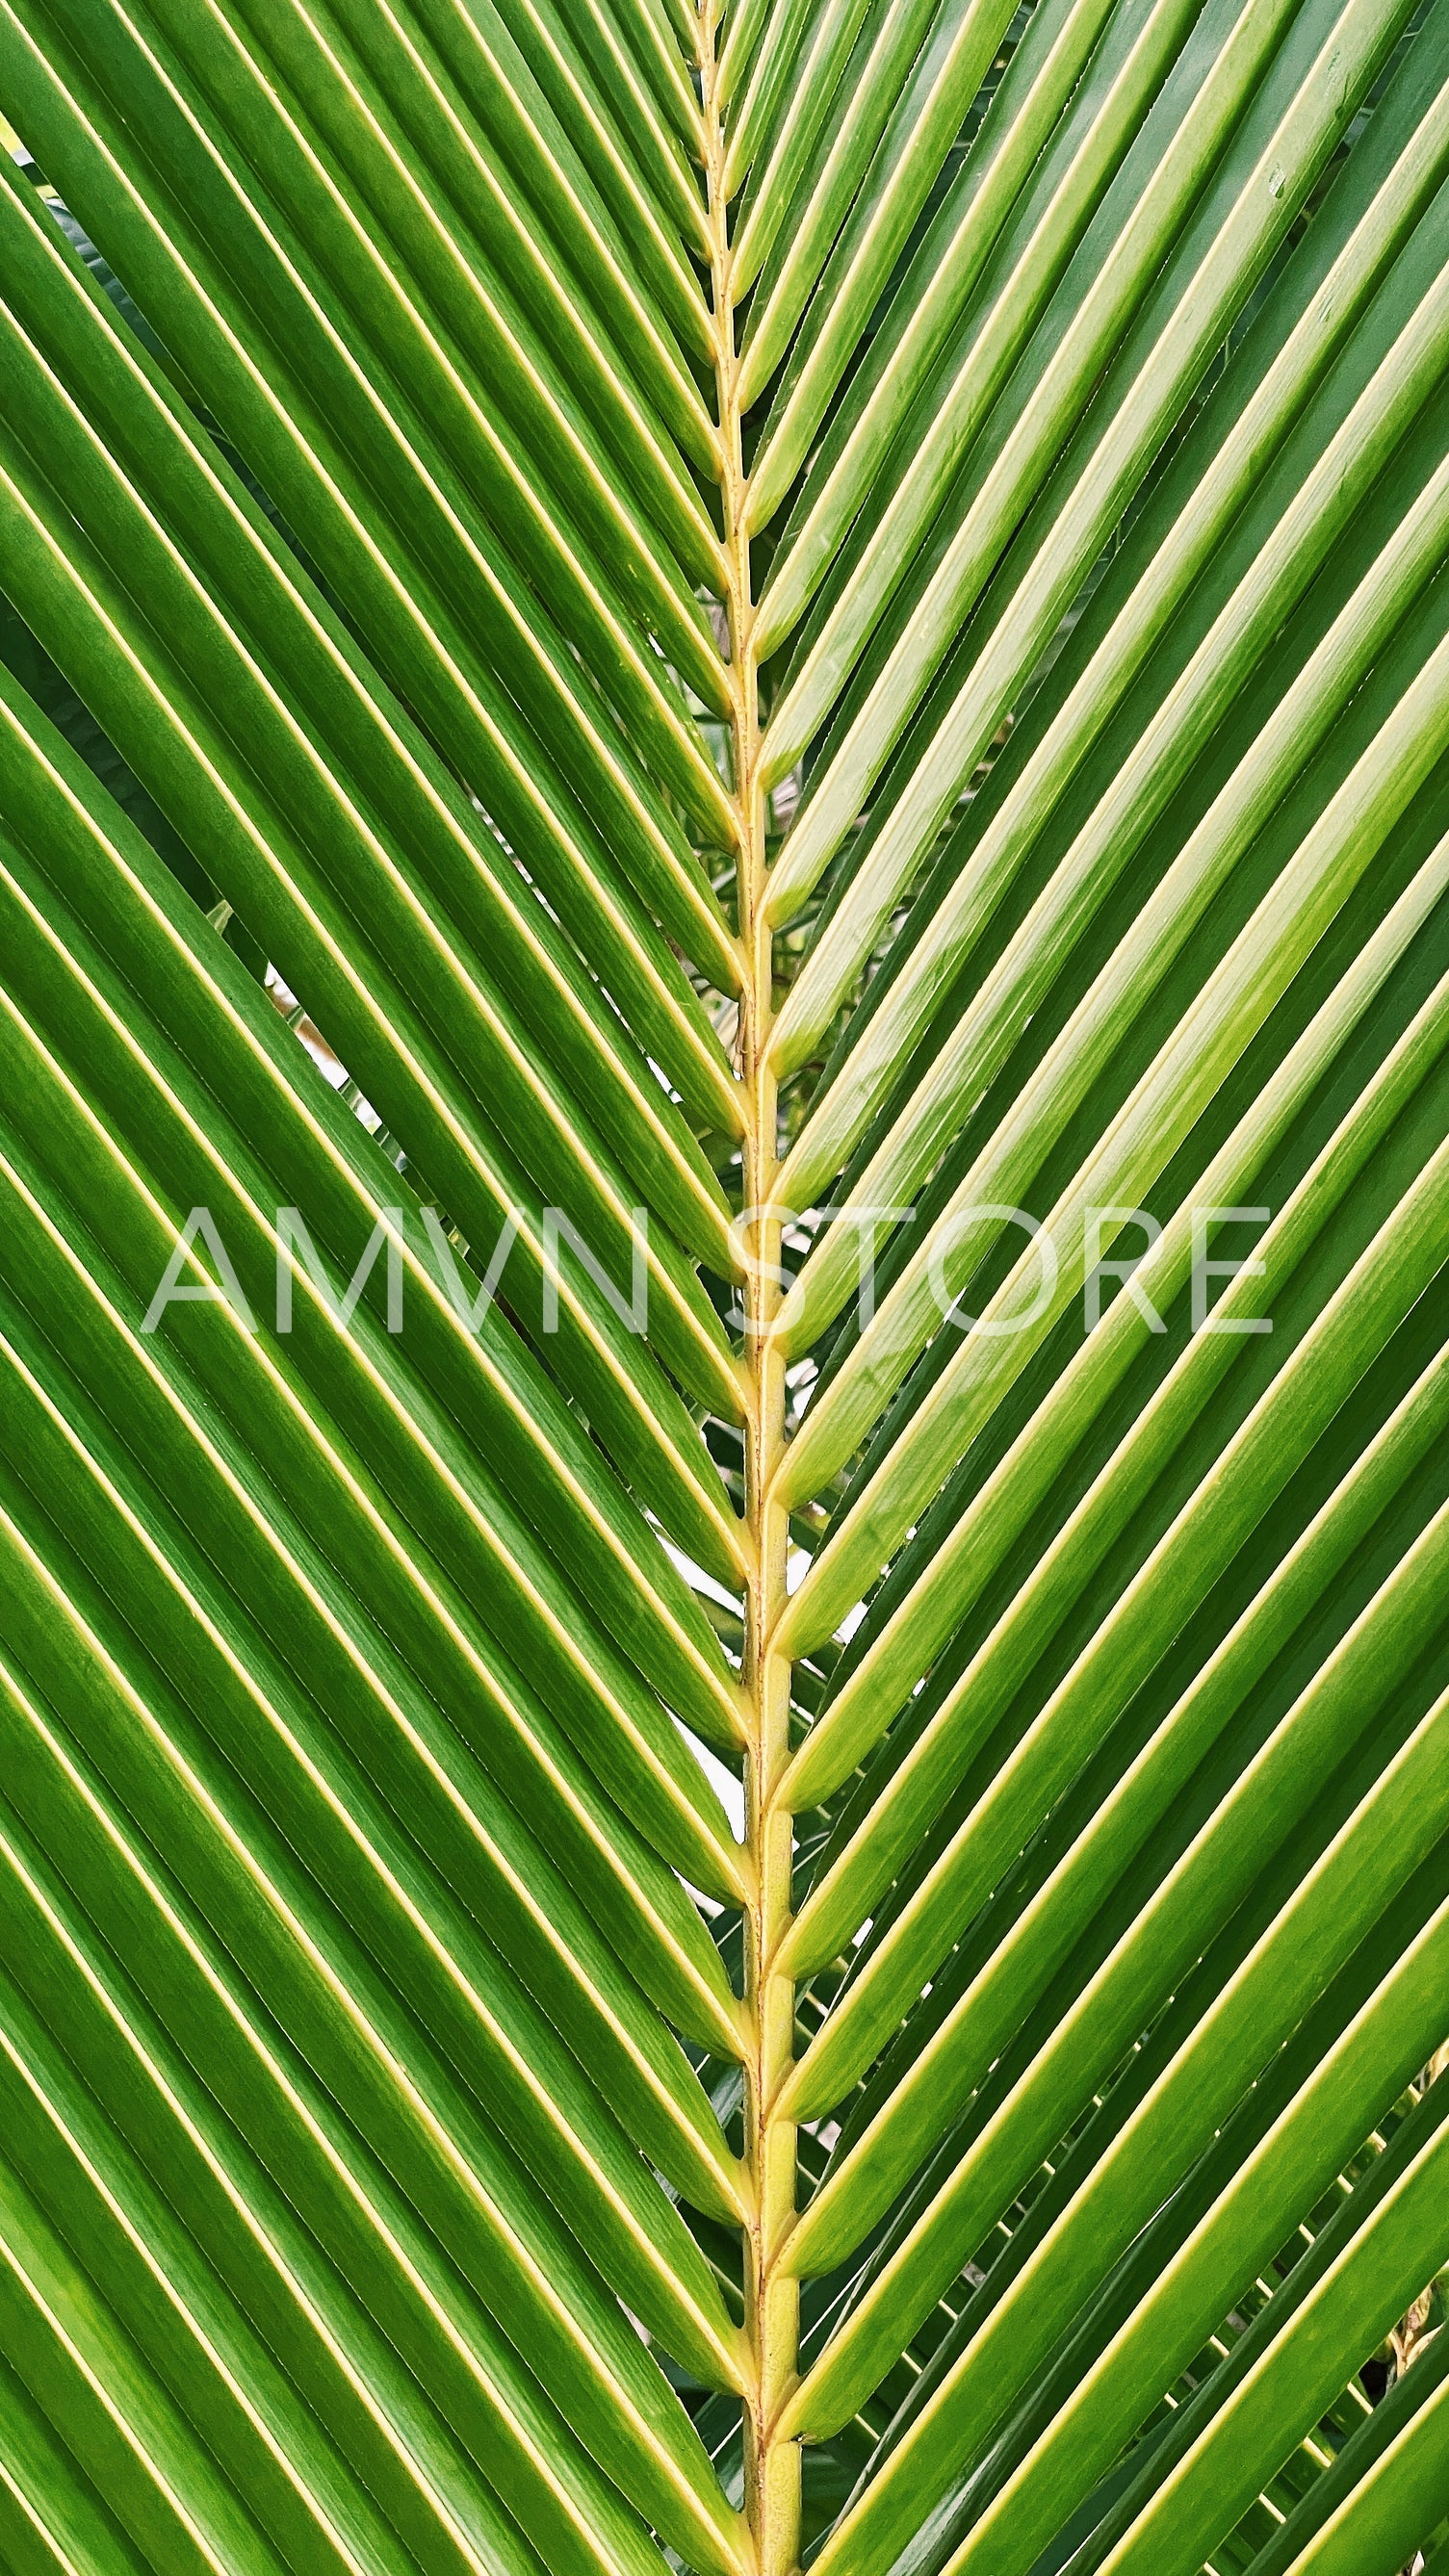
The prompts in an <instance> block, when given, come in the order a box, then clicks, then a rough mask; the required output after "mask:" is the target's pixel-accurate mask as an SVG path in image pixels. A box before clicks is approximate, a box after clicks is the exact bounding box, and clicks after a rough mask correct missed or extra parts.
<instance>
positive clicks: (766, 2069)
mask: <svg viewBox="0 0 1449 2576" xmlns="http://www.w3.org/2000/svg"><path fill="white" fill-rule="evenodd" d="M719 14H720V0H702V6H701V9H700V20H699V26H700V72H701V97H702V104H703V111H704V136H705V177H706V182H707V190H708V209H709V227H710V245H711V256H710V266H711V287H712V304H713V317H714V335H715V375H716V385H717V391H718V406H719V429H720V450H721V465H720V491H721V497H722V502H723V517H724V557H725V594H726V597H725V605H726V608H727V611H728V616H729V633H730V671H731V683H732V692H733V719H732V728H733V736H734V742H733V751H734V760H733V767H734V787H735V796H736V799H737V803H738V809H739V876H738V883H739V933H740V944H741V947H742V949H743V951H744V958H745V973H744V987H743V991H742V992H741V995H740V1024H739V1041H738V1054H739V1063H740V1072H741V1077H742V1080H743V1084H744V1091H745V1117H746V1125H745V1141H744V1228H745V1241H746V1245H747V1248H748V1251H749V1254H750V1262H749V1270H750V1277H749V1283H748V1287H747V1290H746V1321H745V1357H746V1363H747V1371H748V1381H749V1396H748V1417H747V1421H746V1428H745V1447H746V1512H747V1516H748V1520H749V1523H750V1527H751V1530H752V1532H753V1533H754V1537H755V1540H756V1542H757V1552H756V1557H755V1571H754V1573H753V1575H752V1577H751V1580H750V1583H749V1586H748V1589H747V1594H746V1603H745V1654H744V1684H745V1692H746V1698H747V1702H748V1709H749V1741H748V1743H747V1746H746V1751H745V1837H746V1843H747V1847H748V1850H749V1854H750V1859H751V1862H752V1864H753V1879H754V1886H753V1892H752V1894H751V1896H750V1899H749V1901H748V1903H747V1905H746V1908H745V2001H746V2007H747V2014H748V2019H749V2024H750V2030H751V2047H750V2055H749V2059H748V2062H747V2064H746V2067H745V2158H746V2162H747V2165H748V2167H749V2169H750V2172H751V2175H752V2178H753V2183H754V2201H755V2208H754V2216H753V2218H752V2221H751V2224H750V2226H749V2228H748V2229H747V2231H746V2239H745V2332H746V2336H747V2339H748V2343H749V2347H750V2354H751V2365H752V2366H751V2376H750V2385H749V2387H748V2389H747V2391H746V2397H745V2427H744V2431H745V2508H746V2512H747V2514H748V2516H749V2521H750V2528H751V2530H752V2532H753V2534H754V2538H755V2548H756V2554H757V2559H758V2565H759V2571H760V2576H794V2571H795V2569H796V2568H797V2567H798V2565H799V2552H800V2453H799V2446H798V2444H797V2443H794V2442H783V2441H780V2440H779V2439H778V2438H777V2437H776V2434H775V2426H776V2424H777V2423H778V2421H779V2418H780V2414H781V2410H782V2408H783V2406H784V2403H785V2401H786V2399H787V2398H788V2397H789V2395H790V2393H791V2390H792V2389H793V2387H794V2385H795V2375H796V2372H795V2365H796V2359H797V2354H798V2350H799V2333H800V2292H799V2284H798V2282H797V2281H796V2280H795V2279H794V2278H793V2277H792V2276H791V2274H790V2273H789V2271H788V2270H787V2269H786V2268H785V2267H784V2266H783V2265H782V2263H781V2260H780V2256H781V2252H782V2249H783V2247H784V2244H785V2240H786V2238H787V2237H788V2235H789V2233H790V2229H791V2227H792V2225H793V2223H794V2217H795V2129H794V2124H793V2122H791V2121H788V2120H783V2119H781V2118H780V2116H779V2114H778V2111H777V2110H776V2109H775V2107H774V2106H775V2104H776V2102H777V2100H778V2098H779V2094H780V2090H781V2087H782V2085H783V2083H784V2081H785V2078H786V2076H787V2075H788V2073H789V2070H790V2067H791V2064H792V2061H793V2058H794V2053H795V1989H794V1984H793V1982H792V1980H791V1979H790V1978H788V1977H782V1976H780V1975H779V1974H778V1973H777V1972H775V1971H774V1970H773V1969H772V1965H771V1963H772V1961H773V1960H774V1959H776V1958H777V1957H778V1956H779V1952H780V1943H781V1940H782V1938H783V1936H784V1933H785V1931H786V1929H787V1927H788V1924H789V1921H790V1900H791V1875H792V1870H793V1865H794V1834H793V1825H792V1819H791V1816H790V1813H789V1810H788V1808H786V1807H784V1806H783V1805H782V1804H781V1802H780V1797H779V1789H780V1784H781V1782H782V1780H783V1778H784V1775H785V1772H786V1770H787V1768H788V1766H789V1759H790V1667H789V1664H788V1662H787V1661H786V1660H785V1658H784V1657H783V1656H781V1655H779V1654H777V1653H774V1652H772V1651H771V1648H770V1642H769V1641H770V1638H771V1636H772V1634H773V1633H774V1631H775V1629H776V1627H777V1624H778V1621H779V1616H780V1612H781V1609H782V1608H783V1606H784V1601H785V1586H786V1562H787V1558H788V1553H789V1520H788V1514H787V1513H786V1511H785V1509H784V1508H783V1506H782V1505H781V1504H779V1503H778V1502H771V1501H769V1500H768V1499H767V1497H768V1495H769V1491H770V1487H771V1484H772V1481H773V1479H774V1474H775V1469H776V1466H777V1465H778V1463H779V1457H780V1452H781V1449H782V1447H783V1445H784V1438H785V1362H784V1354H783V1352H782V1351H781V1350H780V1349H779V1347H778V1346H777V1345H776V1344H775V1343H773V1342H772V1341H771V1339H770V1337H769V1328H770V1325H771V1323H772V1322H773V1320H774V1315H775V1310H776V1308H777V1306H778V1304H779V1299H780V1289H779V1281H778V1264H779V1258H780V1222H779V1218H778V1215H777V1214H776V1213H775V1211H774V1205H773V1202H774V1191H775V1176H776V1171H777V1167H778V1159H779V1158H778V1153H777V1145H776V1104H775V1078H774V1075H773V1073H772V1072H771V1070H770V1068H769V1064H768V1062H767V1054H768V1045H769V1036H770V1019H771V1011H772V1007H773V968H774V956H773V940H772V935H771V931H770V927H769V923H768V921H767V919H766V914H765V895H766V860H765V800H764V796H763V794H762V792H761V789H760V786H759V775H758V773H759V747H760V744H759V700H758V689H757V673H756V660H755V649H754V615H755V612H754V602H753V598H752V594H751V586H750V548H749V538H748V535H747V534H746V530H745V499H746V492H747V478H746V475H745V469H744V456H743V451H742V447H741V435H740V404H739V362H738V358H737V356H736V352H735V322H734V299H733V286H732V267H733V259H732V253H731V250H730V241H729V209H728V205H727V203H726V197H725V187H724V156H725V135H724V113H723V107H722V103H721V98H720V81H719V62H718V56H717V51H716V41H715V39H716V28H717V23H718V18H719Z"/></svg>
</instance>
